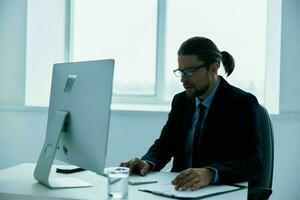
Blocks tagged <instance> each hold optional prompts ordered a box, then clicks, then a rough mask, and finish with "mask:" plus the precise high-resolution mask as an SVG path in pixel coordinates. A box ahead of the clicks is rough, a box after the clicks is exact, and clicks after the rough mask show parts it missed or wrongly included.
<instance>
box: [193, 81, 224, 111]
mask: <svg viewBox="0 0 300 200" xmlns="http://www.w3.org/2000/svg"><path fill="white" fill-rule="evenodd" d="M219 85H220V78H219V77H218V80H217V83H216V85H215V86H214V88H213V89H212V91H211V92H210V93H209V95H208V96H207V97H206V98H205V99H204V100H202V101H201V100H200V99H199V98H197V97H196V98H195V100H196V108H197V107H198V105H199V104H200V103H202V104H203V105H204V106H205V107H206V108H207V109H209V107H210V105H211V103H212V100H213V98H214V96H215V95H216V91H217V89H218V87H219Z"/></svg>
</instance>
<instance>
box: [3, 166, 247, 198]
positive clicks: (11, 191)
mask: <svg viewBox="0 0 300 200" xmlns="http://www.w3.org/2000/svg"><path fill="white" fill-rule="evenodd" d="M34 168H35V164H32V163H24V164H21V165H17V166H14V167H11V168H7V169H4V170H1V171H0V199H1V200H6V199H9V200H37V199H43V200H57V199H69V200H70V199H76V200H78V199H85V200H90V199H95V200H96V199H97V200H102V199H108V197H107V179H106V178H105V177H102V176H99V175H97V174H95V173H93V172H89V171H84V172H78V173H75V174H72V177H78V178H80V179H82V180H85V181H88V182H90V183H92V184H93V187H87V188H71V189H49V188H47V187H45V186H43V185H41V184H39V183H38V182H37V181H36V180H35V179H34V178H33V171H34ZM52 174H53V175H52V176H57V177H63V176H70V175H62V174H57V173H55V172H52ZM138 187H139V186H131V185H130V186H129V197H128V200H134V199H138V200H153V199H155V200H160V199H161V200H164V199H170V198H167V197H162V196H157V195H154V194H150V193H146V192H141V191H138ZM207 199H209V200H231V199H232V200H237V199H238V200H243V199H245V200H246V199H247V189H243V190H238V191H235V192H230V193H226V194H222V195H218V196H214V197H210V198H207Z"/></svg>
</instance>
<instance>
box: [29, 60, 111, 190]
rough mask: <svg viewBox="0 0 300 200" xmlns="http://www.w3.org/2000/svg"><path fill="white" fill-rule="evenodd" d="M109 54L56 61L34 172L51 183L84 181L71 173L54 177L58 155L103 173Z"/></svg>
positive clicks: (78, 183) (79, 183) (63, 184)
mask: <svg viewBox="0 0 300 200" xmlns="http://www.w3.org/2000/svg"><path fill="white" fill-rule="evenodd" d="M113 71H114V60H111V59H107V60H96V61H85V62H71V63H60V64H55V65H54V67H53V74H52V84H51V96H50V103H49V113H48V122H47V132H46V139H45V142H44V145H43V148H42V151H41V153H40V156H39V159H38V162H37V165H36V168H35V171H34V177H35V179H36V180H37V181H39V182H40V183H42V184H44V185H46V186H49V187H51V188H65V187H87V186H91V184H89V183H87V182H84V181H82V180H79V179H75V178H68V179H66V178H64V179H61V178H60V179H59V178H53V177H50V170H51V166H52V163H53V160H54V158H55V156H56V158H58V159H59V160H62V161H65V162H67V163H70V164H73V165H77V166H79V167H81V168H84V169H87V170H91V171H94V172H96V173H98V174H102V173H103V170H104V166H105V158H106V149H107V141H108V131H109V119H110V105H111V96H112V84H113Z"/></svg>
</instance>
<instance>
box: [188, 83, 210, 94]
mask: <svg viewBox="0 0 300 200" xmlns="http://www.w3.org/2000/svg"><path fill="white" fill-rule="evenodd" d="M209 84H210V81H209V79H207V82H206V84H205V85H204V86H203V87H201V88H197V87H196V86H195V85H192V87H193V89H194V91H193V92H188V91H185V93H186V95H187V96H188V97H189V98H195V97H199V96H202V95H203V94H205V93H206V92H207V90H208V88H209Z"/></svg>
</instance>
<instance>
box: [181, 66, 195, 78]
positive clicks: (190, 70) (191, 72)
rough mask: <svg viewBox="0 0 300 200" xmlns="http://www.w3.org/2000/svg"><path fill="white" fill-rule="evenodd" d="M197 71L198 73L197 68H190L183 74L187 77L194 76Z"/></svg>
mask: <svg viewBox="0 0 300 200" xmlns="http://www.w3.org/2000/svg"><path fill="white" fill-rule="evenodd" d="M195 71H196V70H195V68H188V69H186V70H184V71H183V73H184V74H185V75H187V76H192V75H193V74H194V72H195Z"/></svg>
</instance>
